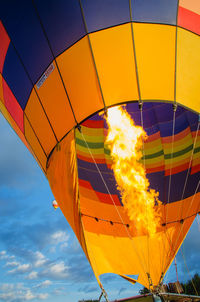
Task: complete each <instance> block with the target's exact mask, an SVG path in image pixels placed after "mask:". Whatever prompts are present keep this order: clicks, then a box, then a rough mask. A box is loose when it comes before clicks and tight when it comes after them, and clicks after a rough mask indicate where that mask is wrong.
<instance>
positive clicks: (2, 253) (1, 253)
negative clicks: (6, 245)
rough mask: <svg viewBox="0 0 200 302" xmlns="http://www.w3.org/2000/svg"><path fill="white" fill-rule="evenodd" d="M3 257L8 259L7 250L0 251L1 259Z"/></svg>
mask: <svg viewBox="0 0 200 302" xmlns="http://www.w3.org/2000/svg"><path fill="white" fill-rule="evenodd" d="M2 259H8V255H7V254H6V251H1V252H0V260H2Z"/></svg>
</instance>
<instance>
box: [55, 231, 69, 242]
mask: <svg viewBox="0 0 200 302" xmlns="http://www.w3.org/2000/svg"><path fill="white" fill-rule="evenodd" d="M51 240H52V243H53V244H58V243H61V242H67V241H68V240H69V235H68V234H67V233H66V232H64V231H57V232H55V233H53V234H52V235H51Z"/></svg>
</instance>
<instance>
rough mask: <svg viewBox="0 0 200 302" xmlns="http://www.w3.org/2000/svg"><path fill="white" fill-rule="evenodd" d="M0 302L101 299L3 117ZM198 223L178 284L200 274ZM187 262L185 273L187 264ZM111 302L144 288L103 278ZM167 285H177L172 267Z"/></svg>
mask: <svg viewBox="0 0 200 302" xmlns="http://www.w3.org/2000/svg"><path fill="white" fill-rule="evenodd" d="M0 141H1V144H0V146H1V147H0V226H1V228H0V302H5V301H6V302H23V301H33V302H34V301H38V302H40V301H47V302H53V301H55V299H56V302H64V301H65V302H78V300H81V299H83V298H84V299H89V298H92V299H97V298H98V297H99V295H100V290H99V287H98V284H97V282H96V280H95V278H94V275H93V272H92V270H91V268H90V266H89V264H88V262H87V260H86V258H85V256H84V254H83V252H82V250H81V248H80V247H79V244H78V242H77V240H76V238H75V236H74V235H73V233H72V231H71V229H70V227H69V225H68V223H67V221H66V220H65V218H64V216H63V215H62V213H61V211H60V210H59V209H58V210H56V211H55V210H54V208H53V207H52V201H53V200H54V197H53V195H52V193H51V190H50V188H49V185H48V182H47V180H46V178H45V176H44V175H43V173H42V171H41V170H40V168H39V166H38V165H37V163H36V161H35V159H34V158H33V157H32V155H31V154H29V151H28V150H27V149H26V147H25V146H24V145H23V144H22V142H21V141H20V139H19V138H18V137H17V136H16V135H15V134H14V132H13V131H12V129H11V128H10V126H9V125H8V124H7V122H6V121H5V120H4V118H3V117H2V116H1V115H0ZM198 228H199V225H198V223H197V220H196V221H195V222H194V224H193V226H192V228H191V231H190V233H189V236H188V237H187V239H186V240H185V243H184V246H183V249H182V252H179V254H178V256H177V265H178V272H179V279H180V280H181V281H183V280H187V279H188V278H189V275H188V271H187V269H188V270H189V272H190V274H191V276H193V275H194V273H195V272H200V239H199V238H200V236H199V235H200V233H199V231H200V230H199V229H198ZM183 255H184V257H185V259H186V264H187V268H186V266H185V264H184V260H183ZM101 280H102V283H103V285H104V287H105V289H106V291H107V292H108V295H109V299H110V300H112V299H119V298H123V297H128V296H133V295H136V294H138V290H139V289H140V288H141V286H138V285H134V286H133V285H131V284H129V283H128V282H126V281H123V280H122V279H121V278H120V277H117V276H113V275H107V276H104V277H102V278H101ZM165 280H166V281H167V282H170V281H176V275H175V268H174V264H172V266H171V268H170V270H169V272H168V273H167V275H166V278H165Z"/></svg>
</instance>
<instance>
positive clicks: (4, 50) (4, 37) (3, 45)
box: [0, 21, 10, 73]
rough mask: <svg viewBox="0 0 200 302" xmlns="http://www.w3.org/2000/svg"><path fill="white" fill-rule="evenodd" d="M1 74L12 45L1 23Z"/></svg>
mask: <svg viewBox="0 0 200 302" xmlns="http://www.w3.org/2000/svg"><path fill="white" fill-rule="evenodd" d="M0 41H1V43H0V72H1V73H2V72H3V64H4V60H5V57H6V53H7V50H8V46H9V43H10V39H9V37H8V35H7V33H6V31H5V29H4V27H3V24H2V22H1V21H0Z"/></svg>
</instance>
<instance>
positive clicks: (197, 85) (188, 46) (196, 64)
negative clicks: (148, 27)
mask: <svg viewBox="0 0 200 302" xmlns="http://www.w3.org/2000/svg"><path fill="white" fill-rule="evenodd" d="M177 47H178V49H177V81H176V82H177V84H176V85H177V94H176V100H177V102H178V103H181V104H183V105H184V106H186V107H188V108H191V109H193V110H195V111H197V112H199V111H200V82H199V79H200V56H199V54H200V38H199V36H197V35H195V34H193V33H191V32H188V31H187V30H184V29H182V28H178V46H177Z"/></svg>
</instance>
